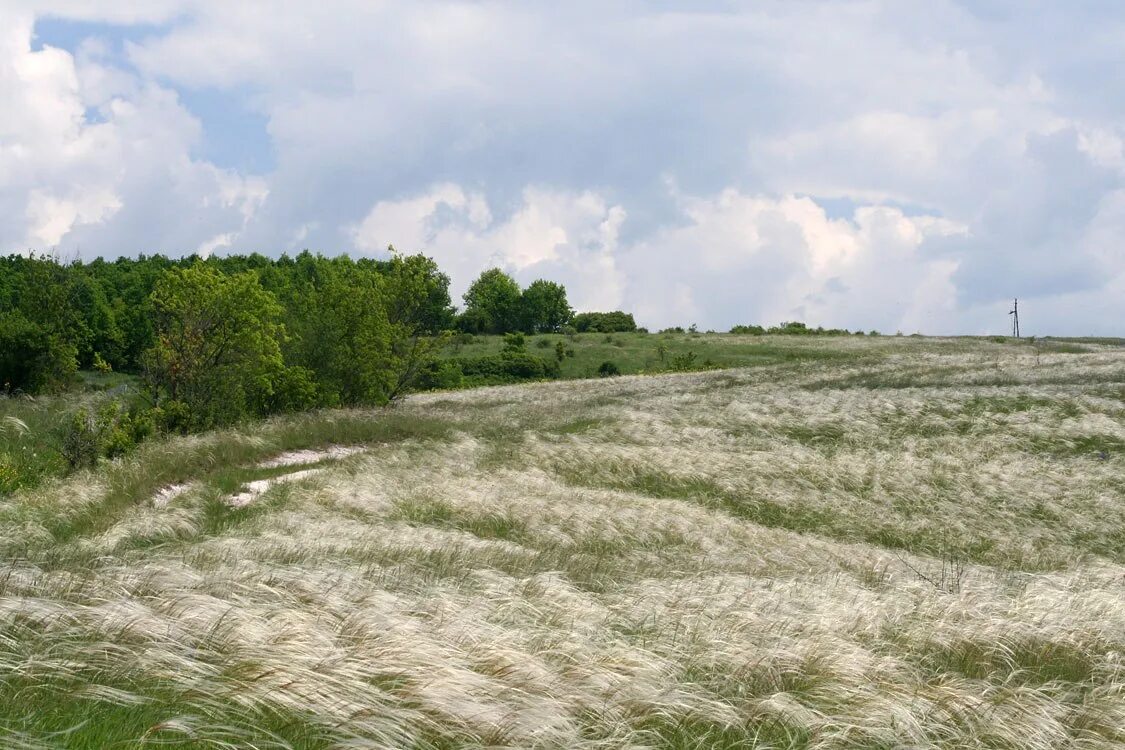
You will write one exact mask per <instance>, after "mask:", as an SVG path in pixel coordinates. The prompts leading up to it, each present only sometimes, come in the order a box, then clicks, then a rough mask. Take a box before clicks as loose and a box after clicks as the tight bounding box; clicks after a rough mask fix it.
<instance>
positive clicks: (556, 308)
mask: <svg viewBox="0 0 1125 750" xmlns="http://www.w3.org/2000/svg"><path fill="white" fill-rule="evenodd" d="M573 317H574V310H572V309H571V307H570V304H569V303H568V302H567V300H566V287H564V286H563V285H562V284H556V283H555V282H553V281H547V280H545V279H537V280H535V281H533V282H531V284H530V285H529V286H528V287H527V289H525V290H524V291H523V295H522V296H521V298H520V319H521V323H522V325H523V330H524V331H525V332H527V333H546V332H550V333H555V332H557V331H558V330H559V329H561V328H562V327H563V326H564V325H567V324H568V323H570V320H571V318H573Z"/></svg>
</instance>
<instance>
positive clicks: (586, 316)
mask: <svg viewBox="0 0 1125 750" xmlns="http://www.w3.org/2000/svg"><path fill="white" fill-rule="evenodd" d="M574 328H575V329H576V330H577V331H578V332H579V333H586V332H587V331H589V332H592V333H627V332H630V331H635V330H637V322H636V321H635V320H633V316H632V314H630V313H626V312H621V311H620V310H614V311H613V312H585V313H578V314H577V315H575V316H574Z"/></svg>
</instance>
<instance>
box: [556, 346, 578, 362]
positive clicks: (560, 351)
mask: <svg viewBox="0 0 1125 750" xmlns="http://www.w3.org/2000/svg"><path fill="white" fill-rule="evenodd" d="M569 351H571V352H573V351H574V350H573V349H570V350H569ZM567 352H568V349H567V347H566V344H564V343H563V342H561V341H559V342H557V343H556V344H555V359H556V360H557V361H559V362H562V361H563V357H565V356H567ZM570 356H572V357H573V356H574V355H573V354H571V355H570Z"/></svg>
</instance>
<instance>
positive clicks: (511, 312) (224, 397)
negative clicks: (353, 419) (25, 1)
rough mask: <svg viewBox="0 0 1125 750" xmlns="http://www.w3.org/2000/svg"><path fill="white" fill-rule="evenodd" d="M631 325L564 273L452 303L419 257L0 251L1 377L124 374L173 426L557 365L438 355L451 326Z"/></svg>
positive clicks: (474, 288)
mask: <svg viewBox="0 0 1125 750" xmlns="http://www.w3.org/2000/svg"><path fill="white" fill-rule="evenodd" d="M392 250H393V248H392ZM635 328H636V325H635V323H634V322H633V320H632V316H630V315H627V314H626V313H622V312H613V313H582V314H579V315H577V316H576V315H575V314H574V311H573V309H572V308H571V307H570V304H569V302H568V301H567V297H566V289H565V287H563V286H562V285H561V284H558V283H555V282H552V281H548V280H544V279H539V280H536V281H534V282H532V283H531V284H530V285H529V286H528V287H527V288H526V289H521V288H520V286H519V284H517V283H516V281H515V280H514V279H513V278H512V277H511V276H509V275H507V274H505V273H504V272H503V271H501V270H499V269H489V270H487V271H485V272H484V273H482V274H481V275H480V277H479V278H477V279H476V281H474V282H473V284H472V285H471V286H470V288H469V290H468V292H467V293H466V294H465V295H464V309H463V310H462V311H460V312H458V310H457V309H456V308H455V307H454V306H453V304H452V302H451V299H450V294H449V277H448V276H447V275H446V274H445V273H443V272H442V271H441V270H440V269H439V268H438V266H437V264H436V263H435V262H434V261H433V260H432V259H430V258H427V257H425V256H422V255H401V254H398V253H393V252H392V254H391V257H390V258H389V259H387V260H374V259H368V258H360V259H352V258H349V257H348V256H346V255H344V256H336V257H331V258H329V257H324V256H321V255H316V254H312V253H310V252H307V251H306V252H302V253H300V254H299V255H297V256H295V257H290V256H288V255H282V256H281V257H280V258H276V259H274V258H268V257H266V256H263V255H259V254H253V255H232V256H226V257H209V258H200V257H196V256H189V257H186V258H168V257H165V256H162V255H152V256H144V255H142V256H139V257H137V258H119V259H117V260H113V261H106V260H103V259H101V258H99V259H97V260H94V261H91V262H88V263H84V262H81V261H75V262H71V263H62V262H59V261H58V260H57V259H55V258H52V257H47V256H35V255H31V256H23V255H10V256H8V257H6V258H0V388H2V389H3V390H5V391H7V392H13V391H24V392H28V393H39V392H43V391H52V390H56V391H57V390H62V389H65V388H66V387H68V386H69V385H70V384H71V383H72V382H73V381H74V379H75V375H76V373H77V371H78V370H80V369H81V370H101V371H116V372H124V373H131V374H134V375H137V376H139V377H140V379H141V382H142V383H143V384H144V386H145V388H146V392H147V393H148V394H149V396H150V398H151V405H152V407H153V410H154V415H155V418H156V419H157V420H158V421H159V422H160V423H161V424H162V425H163V426H164V427H167V428H168V429H175V430H180V431H194V430H199V429H205V428H208V427H212V426H216V425H222V424H229V423H231V422H234V421H237V420H238V419H240V418H243V417H246V416H263V415H267V414H272V413H277V412H285V411H295V410H300V409H305V408H310V407H317V406H341V405H357V404H384V403H387V402H388V401H391V400H393V399H395V398H396V397H398V396H399V395H401V394H402V393H405V392H406V391H408V390H411V389H415V388H425V387H443V386H445V387H448V386H456V385H459V384H460V383H461V378H462V376H466V377H469V378H478V379H479V378H488V377H491V378H495V379H499V380H512V379H529V378H542V377H550V376H552V374H557V363H555V364H554V365H553V366H552V362H551V361H550V360H545V359H543V360H541V358H538V357H534V356H532V355H530V354H528V353H527V352H526V350H525V349H522V348H521V347H518V346H513V347H506V348H505V349H504V352H503V354H502V355H501V357H499V358H497V357H493V358H478V359H480V360H481V361H476V360H471V361H470V360H465V361H458V360H456V359H454V360H452V361H449V360H446V361H441V362H439V361H438V360H437V358H436V356H435V354H436V352H437V351H438V349H439V348H440V347H441V346H442V344H443V342H444V341H445V339H446V338H447V337H448V336H450V335H452V334H454V333H456V332H458V331H460V332H462V334H470V333H471V334H476V333H488V334H505V333H515V332H521V333H528V334H535V333H544V332H560V331H564V332H569V331H572V330H590V331H609V330H634V329H635ZM485 359H487V360H488V361H484V360H485ZM493 359H495V360H496V361H492V360H493Z"/></svg>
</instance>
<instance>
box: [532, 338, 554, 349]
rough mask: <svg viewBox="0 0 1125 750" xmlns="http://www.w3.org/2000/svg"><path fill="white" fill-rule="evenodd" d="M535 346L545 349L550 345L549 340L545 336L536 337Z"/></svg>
mask: <svg viewBox="0 0 1125 750" xmlns="http://www.w3.org/2000/svg"><path fill="white" fill-rule="evenodd" d="M535 346H537V347H539V348H540V349H547V348H549V347H550V346H551V340H550V339H546V338H541V339H536V340H535Z"/></svg>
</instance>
